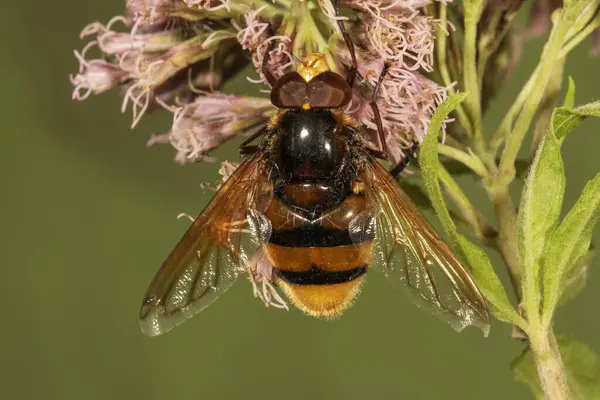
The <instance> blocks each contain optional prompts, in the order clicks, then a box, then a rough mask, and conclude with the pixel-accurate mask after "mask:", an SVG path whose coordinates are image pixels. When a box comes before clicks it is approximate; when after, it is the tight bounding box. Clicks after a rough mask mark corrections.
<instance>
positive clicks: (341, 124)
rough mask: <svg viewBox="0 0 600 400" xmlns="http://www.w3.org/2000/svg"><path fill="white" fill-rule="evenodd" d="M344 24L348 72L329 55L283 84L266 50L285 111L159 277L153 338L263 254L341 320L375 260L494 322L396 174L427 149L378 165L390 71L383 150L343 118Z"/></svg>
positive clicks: (293, 289)
mask: <svg viewBox="0 0 600 400" xmlns="http://www.w3.org/2000/svg"><path fill="white" fill-rule="evenodd" d="M334 5H335V6H336V7H335V8H336V12H337V13H338V16H339V6H338V4H337V2H334ZM338 24H339V26H340V28H341V31H342V34H343V37H344V40H345V42H346V45H347V47H348V49H349V51H350V56H351V60H352V65H351V66H350V68H348V76H347V78H346V79H345V78H343V77H342V76H341V75H339V74H336V73H334V72H332V71H329V69H328V67H327V64H326V62H325V60H324V56H323V55H322V54H320V53H314V54H312V55H310V56H309V57H307V58H305V59H304V60H303V61H302V62H301V63H300V64H299V66H298V68H297V70H296V71H293V72H288V73H286V74H284V75H283V76H281V77H280V78H279V79H275V78H274V76H273V75H272V74H271V72H270V71H269V69H268V68H267V61H268V55H269V51H267V52H266V53H265V56H264V59H263V67H262V72H263V74H264V76H265V77H266V79H267V81H268V83H269V85H270V86H271V88H272V90H271V102H272V103H273V105H274V106H276V107H277V108H279V112H278V113H277V115H276V116H275V117H273V119H272V120H271V121H270V123H269V124H268V125H267V126H266V127H265V128H264V129H262V130H260V131H259V132H257V133H256V134H255V135H253V136H252V137H250V138H248V140H246V141H245V142H244V143H243V144H242V145H241V147H240V152H241V153H242V154H244V155H247V156H248V157H247V158H246V160H245V161H244V162H243V163H242V164H241V165H240V166H239V167H238V168H237V170H236V171H235V172H234V173H233V174H232V175H231V176H230V177H229V179H228V180H227V181H226V182H225V183H224V184H223V185H222V187H221V188H220V190H219V191H218V192H217V194H216V195H215V197H214V198H213V199H212V201H211V202H210V203H209V204H208V206H207V207H206V208H205V209H204V211H202V213H201V214H200V216H199V217H198V218H197V219H196V220H195V221H194V223H193V224H192V226H191V227H190V228H189V229H188V231H187V232H186V233H185V235H184V236H183V238H182V239H181V241H180V242H179V243H178V244H177V246H176V247H175V249H174V250H173V252H172V253H171V254H170V255H169V257H168V258H167V260H166V261H165V262H164V264H163V265H162V267H161V269H160V270H159V271H158V273H157V274H156V276H155V277H154V280H153V281H152V283H151V284H150V287H149V288H148V291H147V293H146V296H145V298H144V301H143V304H142V307H141V310H140V319H141V326H142V330H143V332H144V333H146V334H148V335H159V334H162V333H164V332H166V331H169V330H170V329H172V328H173V327H175V326H177V325H178V324H180V323H181V322H183V321H184V320H186V319H187V318H190V317H192V316H193V315H195V314H196V313H198V312H199V311H201V310H202V309H204V308H205V307H206V306H208V305H209V304H210V303H211V302H212V301H213V300H215V299H216V298H217V297H218V296H219V295H220V294H221V293H223V292H224V291H226V290H227V289H228V288H229V287H230V286H231V285H232V284H233V282H234V281H235V279H236V278H237V276H238V275H239V274H240V272H241V271H244V270H245V267H246V265H247V263H248V262H249V257H250V255H251V254H252V253H254V252H255V251H257V250H259V249H261V251H263V252H264V254H265V255H266V257H267V259H268V261H269V263H270V264H272V266H273V271H274V273H275V275H276V279H277V285H278V286H280V287H282V288H283V290H284V291H285V293H286V294H287V296H288V297H289V298H290V300H291V301H292V302H293V303H294V304H295V305H296V306H297V307H298V308H299V309H301V310H302V311H304V312H305V313H307V314H309V315H312V316H317V317H320V316H324V317H330V316H337V315H340V314H341V313H342V312H343V311H344V310H345V309H347V308H348V307H349V306H350V305H351V303H352V300H353V298H354V297H355V296H356V295H357V293H358V291H359V289H360V287H361V284H362V283H363V281H364V278H365V275H366V273H367V271H368V270H369V269H370V268H372V267H374V268H380V269H383V271H384V273H385V275H386V276H387V277H389V278H390V279H392V280H396V281H399V282H402V283H403V284H404V286H405V287H407V288H408V289H409V290H408V291H409V293H411V294H412V296H411V297H412V298H413V299H414V300H416V302H417V303H418V304H420V305H423V306H425V307H426V308H428V309H429V310H430V311H432V312H433V313H434V314H437V315H438V316H440V317H442V318H443V319H445V320H446V321H448V322H450V324H451V325H452V326H453V327H454V328H455V329H457V330H461V329H462V328H464V327H465V326H467V325H479V326H482V327H485V326H487V325H488V324H489V316H488V311H487V307H486V303H485V300H484V298H483V297H482V295H481V293H480V291H479V289H478V288H477V286H476V285H475V283H474V282H473V280H472V278H471V277H470V275H469V273H468V272H467V270H466V269H465V267H464V266H463V265H462V264H461V262H460V261H459V259H458V258H457V257H456V256H455V255H454V254H453V253H452V251H451V250H450V249H449V248H448V246H447V245H446V244H445V243H444V242H443V241H442V239H441V238H440V237H439V236H438V234H437V233H436V232H435V231H434V229H433V228H432V227H431V225H430V224H429V223H428V222H427V221H426V219H425V218H424V216H423V215H422V214H421V212H420V211H419V210H418V209H417V207H416V206H415V205H414V204H413V202H412V201H411V200H410V199H409V198H408V196H407V195H406V194H405V193H404V192H403V191H402V190H401V189H400V188H399V187H398V184H397V182H396V180H395V178H394V176H396V175H398V174H399V173H400V172H401V171H402V169H403V168H404V167H405V166H406V164H407V163H408V161H409V160H410V158H411V156H412V155H413V153H414V151H415V150H416V146H413V148H412V149H411V151H410V153H409V154H408V156H407V157H405V159H404V160H403V161H402V162H401V163H400V164H399V165H397V166H395V167H394V168H392V169H391V171H390V172H388V171H387V170H386V169H385V168H384V167H383V166H382V165H381V164H380V163H379V162H378V161H377V159H383V160H386V159H387V145H386V141H385V139H384V136H383V126H382V122H381V116H380V113H379V110H378V107H377V104H376V102H375V98H376V94H377V90H378V88H379V85H380V84H381V82H382V80H383V78H384V76H385V73H386V70H385V68H384V70H383V71H382V73H381V75H380V77H379V81H378V83H377V85H376V86H375V91H374V95H373V99H372V101H371V107H372V109H373V113H374V116H375V122H376V126H377V131H378V139H379V147H380V148H379V149H378V150H375V149H373V148H372V147H371V146H370V145H369V144H368V140H367V139H366V136H365V134H364V133H363V130H362V126H361V124H360V123H359V122H358V121H355V120H353V119H352V118H351V117H350V116H348V115H346V114H344V111H343V109H344V107H345V106H346V105H347V104H348V103H349V102H350V100H351V97H352V86H353V83H354V80H355V77H356V75H357V68H356V67H357V64H356V55H355V51H354V45H353V43H352V41H351V40H350V37H349V35H348V33H347V32H346V30H345V28H344V23H343V21H342V20H341V19H340V20H339V21H338ZM272 48H273V47H272V46H271V49H272ZM258 138H261V141H260V144H259V145H251V143H252V142H253V141H254V140H256V139H258Z"/></svg>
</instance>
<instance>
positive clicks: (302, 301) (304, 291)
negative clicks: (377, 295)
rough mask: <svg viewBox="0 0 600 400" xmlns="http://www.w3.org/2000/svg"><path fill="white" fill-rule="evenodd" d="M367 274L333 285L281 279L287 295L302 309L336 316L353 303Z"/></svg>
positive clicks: (319, 315) (320, 315)
mask: <svg viewBox="0 0 600 400" xmlns="http://www.w3.org/2000/svg"><path fill="white" fill-rule="evenodd" d="M364 278H365V276H364V275H363V276H360V277H358V278H356V279H354V280H352V281H350V282H344V283H336V284H333V285H295V284H292V283H289V282H286V281H284V280H282V279H280V280H279V285H281V287H283V290H284V291H285V294H286V295H287V297H288V298H289V299H290V300H291V301H292V303H294V305H295V306H296V307H298V308H299V309H300V310H301V311H303V312H305V313H306V314H308V315H311V316H313V317H325V318H335V317H338V316H340V315H341V314H342V313H343V312H344V311H346V310H347V309H348V308H350V306H352V304H353V300H354V298H355V297H356V295H358V293H359V292H360V288H361V286H362V283H363V282H364Z"/></svg>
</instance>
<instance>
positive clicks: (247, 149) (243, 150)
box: [239, 126, 267, 155]
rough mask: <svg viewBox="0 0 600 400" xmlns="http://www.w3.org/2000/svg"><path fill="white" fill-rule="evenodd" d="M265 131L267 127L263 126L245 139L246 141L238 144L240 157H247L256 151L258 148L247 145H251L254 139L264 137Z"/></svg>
mask: <svg viewBox="0 0 600 400" xmlns="http://www.w3.org/2000/svg"><path fill="white" fill-rule="evenodd" d="M266 131H267V127H266V126H265V127H264V128H262V129H259V130H258V131H257V132H255V133H254V134H252V135H250V137H249V138H247V139H246V140H244V142H243V143H242V144H240V148H239V151H240V154H241V155H248V154H252V153H254V152H255V151H256V150H258V147H259V146H250V145H248V144H249V143H251V142H252V141H254V140H255V139H256V138H258V137H260V136H262V135H264V134H265V132H266Z"/></svg>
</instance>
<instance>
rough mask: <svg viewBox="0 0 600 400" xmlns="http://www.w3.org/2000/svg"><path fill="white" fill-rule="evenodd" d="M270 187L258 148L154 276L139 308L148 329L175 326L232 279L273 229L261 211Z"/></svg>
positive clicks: (151, 331) (143, 325)
mask: <svg viewBox="0 0 600 400" xmlns="http://www.w3.org/2000/svg"><path fill="white" fill-rule="evenodd" d="M271 192H272V189H271V185H270V183H269V182H268V179H267V174H266V172H265V163H264V161H263V157H262V155H261V154H260V153H256V154H255V155H253V156H252V157H250V158H249V159H247V160H246V161H245V162H244V163H243V164H242V165H240V167H239V168H238V169H237V170H236V171H235V172H234V173H233V174H232V175H231V177H230V178H229V179H228V180H227V182H225V184H224V185H223V186H222V187H221V189H219V191H218V192H217V194H216V195H215V197H214V198H213V199H212V200H211V202H210V203H209V204H208V206H207V207H206V208H205V209H204V211H202V213H201V214H200V216H199V217H198V218H197V219H196V220H195V221H194V223H193V224H192V226H191V227H190V228H189V229H188V231H187V232H186V233H185V234H184V235H183V238H181V240H180V241H179V243H178V244H177V246H176V247H175V249H174V250H173V251H172V252H171V254H170V255H169V257H168V258H167V260H166V261H165V262H164V264H163V265H162V267H161V268H160V270H159V271H158V273H157V274H156V276H155V277H154V279H153V280H152V283H151V284H150V287H149V288H148V291H147V293H146V296H145V297H144V301H143V303H142V307H141V310H140V324H141V328H142V331H143V332H144V333H145V334H147V335H149V336H155V335H160V334H162V333H164V332H167V331H169V330H171V329H172V328H174V327H175V326H177V325H179V324H180V323H182V322H183V321H185V320H186V319H187V318H190V317H192V316H193V315H195V314H197V313H198V312H200V311H201V310H203V309H204V308H206V307H207V306H208V305H209V304H210V303H212V302H213V301H214V300H215V299H216V298H217V297H218V296H219V295H220V294H221V293H223V292H225V291H226V290H227V289H228V288H229V287H230V286H231V285H232V284H233V282H234V281H235V279H236V278H237V276H238V274H239V273H240V272H241V271H243V270H244V268H245V267H246V265H247V263H248V258H249V256H250V255H251V254H252V253H253V252H254V251H255V250H256V249H257V248H258V247H259V246H260V243H261V242H262V241H265V240H267V239H268V237H269V235H270V231H271V225H270V223H269V221H268V220H267V219H266V218H265V217H264V215H263V214H262V212H263V211H264V209H265V208H266V205H267V204H268V201H269V200H270V197H271Z"/></svg>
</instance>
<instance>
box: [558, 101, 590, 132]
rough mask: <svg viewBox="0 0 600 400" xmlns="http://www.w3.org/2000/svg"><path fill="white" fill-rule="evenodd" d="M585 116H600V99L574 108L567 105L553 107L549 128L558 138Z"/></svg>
mask: <svg viewBox="0 0 600 400" xmlns="http://www.w3.org/2000/svg"><path fill="white" fill-rule="evenodd" d="M587 117H600V101H596V102H594V103H588V104H585V105H583V106H579V107H576V108H574V109H571V108H567V107H558V108H556V109H554V112H553V113H552V121H551V123H550V128H551V129H552V132H553V133H554V135H555V136H556V138H557V139H559V140H560V139H562V138H563V137H564V136H565V135H566V134H567V133H569V132H570V131H571V130H572V129H573V128H575V127H576V126H577V125H579V124H580V123H581V121H583V120H584V119H586V118H587Z"/></svg>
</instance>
